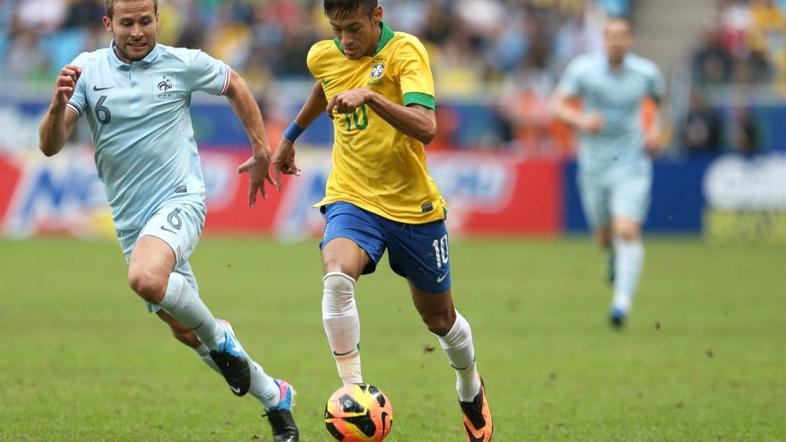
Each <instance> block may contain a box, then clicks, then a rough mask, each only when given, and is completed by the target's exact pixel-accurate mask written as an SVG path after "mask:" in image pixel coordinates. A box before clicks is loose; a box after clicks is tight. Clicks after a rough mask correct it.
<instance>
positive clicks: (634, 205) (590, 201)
mask: <svg viewBox="0 0 786 442" xmlns="http://www.w3.org/2000/svg"><path fill="white" fill-rule="evenodd" d="M578 184H579V189H580V192H581V203H582V206H583V207H584V214H585V216H586V217H587V222H588V223H589V225H590V227H592V228H593V229H595V230H597V229H602V228H606V227H608V226H609V225H610V224H611V221H612V219H614V218H626V219H630V220H634V221H638V222H639V223H643V222H644V219H645V218H646V216H647V211H648V210H649V206H650V190H651V188H652V165H651V164H649V163H644V164H637V165H635V166H634V167H616V168H609V169H608V170H605V171H603V172H602V173H597V174H582V173H579V176H578Z"/></svg>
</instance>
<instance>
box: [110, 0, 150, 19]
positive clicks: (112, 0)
mask: <svg viewBox="0 0 786 442" xmlns="http://www.w3.org/2000/svg"><path fill="white" fill-rule="evenodd" d="M115 1H116V0H106V1H105V2H104V9H105V10H106V11H105V12H106V16H107V17H109V18H112V15H114V13H115ZM120 1H124V0H120ZM153 11H155V12H156V13H158V0H153Z"/></svg>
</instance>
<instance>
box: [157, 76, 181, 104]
mask: <svg viewBox="0 0 786 442" xmlns="http://www.w3.org/2000/svg"><path fill="white" fill-rule="evenodd" d="M174 89H175V80H174V79H173V78H172V76H171V75H162V76H161V77H159V79H158V81H155V82H153V96H154V97H155V99H156V100H167V99H171V98H172V97H174V96H175V95H176V94H175V92H176V91H175V90H174Z"/></svg>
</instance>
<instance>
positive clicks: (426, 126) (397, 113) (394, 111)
mask: <svg viewBox="0 0 786 442" xmlns="http://www.w3.org/2000/svg"><path fill="white" fill-rule="evenodd" d="M366 103H367V104H368V105H369V106H370V107H371V108H372V109H373V110H374V112H376V114H377V115H379V116H380V117H382V119H383V120H385V121H387V122H388V123H389V124H390V125H391V126H393V127H394V128H396V129H397V130H398V131H399V132H402V133H404V134H406V135H408V136H410V137H412V138H415V139H416V140H418V141H420V142H421V143H423V144H428V143H430V142H431V140H433V139H434V136H436V133H437V125H436V121H435V119H434V118H433V115H432V114H431V113H430V112H431V111H430V110H426V109H425V108H415V107H408V106H403V105H400V104H396V103H393V102H392V101H389V100H387V99H385V98H384V97H383V96H381V95H379V94H377V93H375V92H371V93H370V94H369V97H368V99H367V100H366Z"/></svg>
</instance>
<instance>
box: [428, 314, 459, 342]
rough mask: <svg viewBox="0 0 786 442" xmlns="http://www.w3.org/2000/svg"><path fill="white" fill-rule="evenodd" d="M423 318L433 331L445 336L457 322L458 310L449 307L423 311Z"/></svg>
mask: <svg viewBox="0 0 786 442" xmlns="http://www.w3.org/2000/svg"><path fill="white" fill-rule="evenodd" d="M420 317H421V319H423V323H424V324H426V327H428V330H429V331H430V332H431V333H434V334H435V335H439V336H445V335H446V334H448V332H449V331H450V329H451V328H452V327H453V323H454V322H456V311H455V310H454V309H447V310H444V311H439V312H433V313H432V312H430V313H421V315H420Z"/></svg>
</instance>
